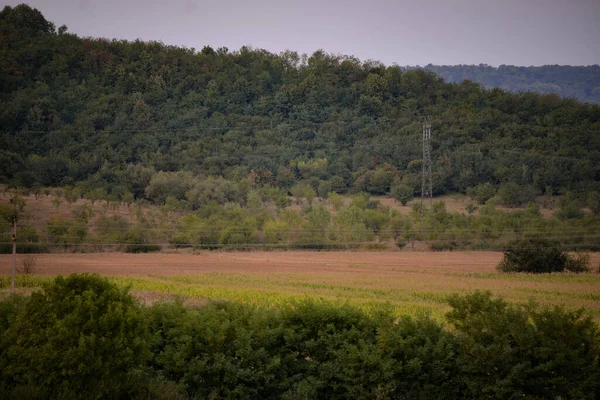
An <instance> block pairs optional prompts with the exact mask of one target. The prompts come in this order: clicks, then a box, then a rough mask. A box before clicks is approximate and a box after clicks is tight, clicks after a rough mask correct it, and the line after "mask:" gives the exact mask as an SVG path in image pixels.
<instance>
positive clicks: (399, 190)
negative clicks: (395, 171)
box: [390, 183, 414, 206]
mask: <svg viewBox="0 0 600 400" xmlns="http://www.w3.org/2000/svg"><path fill="white" fill-rule="evenodd" d="M390 195H391V196H392V197H393V198H394V199H396V200H398V201H399V202H400V203H402V205H403V206H405V205H406V203H408V202H409V201H410V199H412V197H413V195H414V191H413V190H412V188H411V187H410V186H408V185H405V184H402V183H398V184H394V185H393V186H392V188H391V190H390Z"/></svg>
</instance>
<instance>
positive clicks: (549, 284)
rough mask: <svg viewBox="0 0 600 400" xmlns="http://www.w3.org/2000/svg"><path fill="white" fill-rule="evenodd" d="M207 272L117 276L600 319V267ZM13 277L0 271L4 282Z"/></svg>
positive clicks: (155, 287) (218, 289) (192, 286)
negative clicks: (510, 307)
mask: <svg viewBox="0 0 600 400" xmlns="http://www.w3.org/2000/svg"><path fill="white" fill-rule="evenodd" d="M389 272H390V271H386V272H385V273H384V272H383V271H378V270H377V269H375V268H374V269H373V273H350V274H347V273H331V272H330V273H260V272H249V273H233V272H232V273H217V272H211V273H204V274H199V275H173V276H170V275H154V274H151V275H147V276H138V277H132V276H113V277H109V278H108V279H110V280H111V281H112V282H114V283H115V284H117V285H119V286H129V287H131V290H132V291H133V292H137V291H140V292H142V291H143V292H156V293H161V294H168V295H172V296H181V297H183V298H186V299H190V300H200V299H210V300H225V301H236V302H243V303H248V304H254V305H260V306H267V307H280V306H285V305H289V304H290V303H292V302H294V301H297V300H302V299H307V298H313V299H325V300H328V301H332V302H335V303H349V304H352V305H355V306H357V307H359V308H361V309H364V310H366V311H375V310H377V309H379V308H381V307H386V308H389V309H391V310H393V312H394V313H395V314H397V315H405V314H408V315H415V314H419V313H423V312H426V313H429V314H431V315H432V316H433V317H435V318H443V315H444V313H445V312H446V311H447V310H448V309H449V308H448V306H447V304H446V299H447V297H448V296H449V295H450V294H452V293H460V294H465V293H469V292H473V291H474V290H490V291H491V292H492V293H493V294H495V295H499V296H501V297H503V298H505V299H506V300H508V301H511V302H515V303H524V302H527V301H528V300H530V299H534V300H535V301H537V302H538V303H540V304H542V305H549V306H552V305H564V306H565V307H567V308H571V309H577V308H585V309H586V310H587V311H588V312H589V313H590V314H591V315H592V316H593V317H594V319H596V320H597V321H600V274H592V273H587V274H579V275H575V274H563V273H560V274H545V275H532V274H499V273H457V272H450V271H446V273H439V271H435V272H431V273H420V274H413V273H400V272H397V273H394V272H392V273H389ZM51 280H52V277H37V276H18V277H17V287H21V288H23V287H29V288H36V287H40V286H42V285H43V284H45V283H48V282H50V281H51ZM8 287H10V277H8V276H1V277H0V288H8Z"/></svg>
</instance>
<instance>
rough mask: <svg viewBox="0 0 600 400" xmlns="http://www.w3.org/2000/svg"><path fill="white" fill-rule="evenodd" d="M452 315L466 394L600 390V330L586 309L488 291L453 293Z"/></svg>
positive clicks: (569, 394)
mask: <svg viewBox="0 0 600 400" xmlns="http://www.w3.org/2000/svg"><path fill="white" fill-rule="evenodd" d="M449 303H450V305H451V306H452V308H453V309H452V311H450V312H449V313H448V314H447V318H448V321H449V322H450V323H451V324H452V325H453V326H454V328H455V330H456V338H457V340H458V343H459V350H458V358H457V364H458V367H459V369H460V379H461V380H462V381H463V384H464V386H465V391H464V392H463V396H465V397H467V398H479V397H481V396H485V397H490V398H522V397H529V398H581V399H593V398H596V397H597V396H598V394H600V392H599V390H600V385H599V384H598V382H599V381H598V378H599V377H600V375H599V374H600V365H599V359H598V351H599V348H598V345H599V344H600V342H599V341H598V339H599V332H598V329H597V327H596V326H595V325H594V323H593V322H592V320H591V319H590V318H589V317H587V316H584V314H583V312H582V311H566V310H564V309H563V308H560V307H555V308H553V309H543V308H540V307H538V306H537V305H535V304H528V305H526V306H523V307H520V306H514V305H510V304H508V303H506V302H505V301H503V300H501V299H494V298H492V296H491V294H490V293H489V292H486V293H482V292H476V293H474V294H471V295H467V296H464V297H461V296H457V295H454V296H451V297H450V299H449Z"/></svg>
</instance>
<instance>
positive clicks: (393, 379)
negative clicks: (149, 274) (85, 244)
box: [0, 275, 600, 399]
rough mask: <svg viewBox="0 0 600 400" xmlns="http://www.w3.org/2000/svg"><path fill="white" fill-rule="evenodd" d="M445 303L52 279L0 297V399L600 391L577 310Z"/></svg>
mask: <svg viewBox="0 0 600 400" xmlns="http://www.w3.org/2000/svg"><path fill="white" fill-rule="evenodd" d="M449 303H450V305H451V306H452V310H451V311H450V312H449V313H448V315H447V318H448V322H449V323H450V324H451V327H452V329H447V328H446V327H445V326H444V325H442V324H440V323H439V322H437V321H434V320H432V319H431V318H429V317H427V316H420V317H417V318H410V317H400V318H395V316H394V315H393V314H392V313H391V312H390V311H389V310H388V309H387V308H386V307H385V306H384V307H382V309H380V310H377V311H375V312H373V313H372V314H366V313H364V312H363V311H360V310H358V309H356V308H354V307H351V306H348V305H346V306H339V305H332V304H329V303H327V302H324V301H304V302H298V303H295V304H291V305H289V306H288V307H284V308H280V309H275V308H260V307H253V306H249V305H243V304H237V303H227V302H214V303H209V304H208V305H206V306H203V307H199V308H189V307H184V306H183V305H182V304H181V303H179V302H165V303H157V304H155V305H154V306H152V307H147V308H142V309H140V308H139V307H138V305H137V304H136V303H135V302H134V301H133V300H132V298H131V297H130V296H129V295H128V294H127V293H126V291H124V290H120V289H118V288H117V287H115V286H114V285H112V284H109V283H107V281H105V280H103V279H101V278H99V277H97V276H90V275H74V276H71V277H69V278H57V279H56V281H55V282H54V283H53V284H51V285H48V286H47V287H46V288H45V289H44V291H43V292H35V293H33V294H32V296H31V298H27V297H15V298H13V299H10V300H6V301H4V302H0V371H1V372H0V397H2V398H139V399H185V398H209V399H256V398H260V399H299V398H301V399H321V398H323V399H324V398H326V399H374V398H378V399H413V398H417V399H458V398H549V399H554V398H559V397H561V398H569V399H571V398H573V399H595V398H598V397H599V396H600V365H599V358H600V338H599V332H598V329H597V327H596V325H595V324H594V323H593V322H592V321H591V319H590V318H589V317H586V316H584V315H583V314H582V312H581V311H566V310H564V309H562V308H559V307H557V308H553V309H547V308H540V307H538V306H536V305H535V304H527V305H524V306H517V305H511V304H508V303H506V302H504V301H503V300H501V299H494V298H492V296H491V295H490V294H489V293H480V292H476V293H474V294H472V295H468V296H453V297H451V298H450V299H449ZM140 311H141V312H140ZM148 350H150V351H149V352H148Z"/></svg>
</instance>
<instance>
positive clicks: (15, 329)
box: [0, 274, 149, 398]
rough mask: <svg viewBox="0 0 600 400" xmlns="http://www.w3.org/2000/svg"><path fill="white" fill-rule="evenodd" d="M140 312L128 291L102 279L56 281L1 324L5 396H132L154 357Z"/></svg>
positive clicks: (80, 277)
mask: <svg viewBox="0 0 600 400" xmlns="http://www.w3.org/2000/svg"><path fill="white" fill-rule="evenodd" d="M7 302H9V301H7ZM7 302H4V303H3V304H4V306H3V307H0V308H5V307H6V303H7ZM139 311H140V310H139V307H138V305H137V304H136V303H135V302H134V300H133V299H132V298H131V297H130V296H129V295H128V294H127V291H126V290H124V289H119V288H117V287H116V286H114V285H112V284H110V283H108V282H107V281H106V280H105V279H102V278H100V277H98V276H94V275H85V274H84V275H71V276H70V277H68V278H62V277H58V278H56V280H55V281H54V283H52V284H50V285H48V286H46V287H45V288H44V289H43V291H39V292H33V293H32V295H31V298H29V299H28V300H27V301H24V302H23V304H20V305H19V306H18V307H16V310H15V313H14V314H13V315H12V316H11V317H10V319H9V318H7V317H2V318H0V320H4V321H5V322H3V323H1V324H0V327H1V328H5V327H6V329H3V330H2V332H1V339H0V371H1V372H0V379H1V388H0V390H2V391H3V392H4V394H5V396H7V397H13V398H20V397H30V396H31V397H35V398H47V397H56V398H91V397H103V396H107V395H109V394H110V395H115V394H118V393H121V392H123V391H125V390H126V389H127V376H129V375H130V373H131V372H132V370H134V369H135V368H139V367H140V366H141V365H143V363H144V362H145V360H146V359H147V357H148V355H149V353H148V350H147V348H146V330H145V327H144V321H143V319H142V317H141V316H140V313H139ZM4 398H6V397H4Z"/></svg>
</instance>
